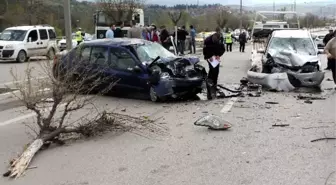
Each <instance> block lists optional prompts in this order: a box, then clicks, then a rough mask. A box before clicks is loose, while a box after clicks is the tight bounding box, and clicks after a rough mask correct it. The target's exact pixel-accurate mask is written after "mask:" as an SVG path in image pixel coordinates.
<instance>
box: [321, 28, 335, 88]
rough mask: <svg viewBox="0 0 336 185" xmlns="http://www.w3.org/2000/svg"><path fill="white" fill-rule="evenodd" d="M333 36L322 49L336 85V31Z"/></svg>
mask: <svg viewBox="0 0 336 185" xmlns="http://www.w3.org/2000/svg"><path fill="white" fill-rule="evenodd" d="M333 35H334V37H333V38H332V39H331V40H330V41H329V42H328V43H327V45H326V47H325V48H324V52H325V53H326V54H327V58H328V63H330V66H329V67H330V69H331V72H332V77H333V79H334V83H335V85H336V37H335V36H336V31H335V32H334V34H333ZM335 90H336V87H335Z"/></svg>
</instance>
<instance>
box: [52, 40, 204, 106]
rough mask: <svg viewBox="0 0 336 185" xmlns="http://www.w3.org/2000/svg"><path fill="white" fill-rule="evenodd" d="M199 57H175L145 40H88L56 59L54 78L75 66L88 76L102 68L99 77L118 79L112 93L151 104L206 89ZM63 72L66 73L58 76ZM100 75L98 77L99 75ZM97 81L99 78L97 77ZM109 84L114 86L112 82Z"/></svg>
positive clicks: (194, 93)
mask: <svg viewBox="0 0 336 185" xmlns="http://www.w3.org/2000/svg"><path fill="white" fill-rule="evenodd" d="M199 61H200V60H199V58H183V57H177V56H176V55H174V54H172V53H171V52H169V51H168V50H166V49H165V48H164V47H162V46H161V45H160V44H158V43H153V42H149V41H146V40H142V39H130V38H115V39H104V40H93V41H88V42H85V43H83V44H81V45H80V46H78V47H76V48H74V49H72V50H71V51H69V52H67V53H66V54H65V53H64V52H63V54H62V55H58V57H56V58H55V60H54V67H53V72H54V76H55V77H57V78H58V79H62V78H59V75H64V74H66V73H75V72H73V71H72V70H71V66H73V64H74V63H77V64H79V65H83V66H84V65H85V67H81V68H80V69H81V70H82V69H83V68H85V70H86V72H85V73H90V72H92V71H95V72H94V73H96V74H97V70H93V69H98V68H99V69H100V71H99V75H100V76H111V77H113V78H115V79H117V82H116V84H115V85H114V86H113V87H112V89H111V91H112V92H117V93H121V94H132V93H144V94H145V95H148V98H150V99H151V100H152V101H154V102H157V101H160V100H165V99H167V98H183V97H190V96H196V94H198V93H200V92H201V91H202V89H203V82H204V78H205V76H206V72H205V69H204V68H203V67H202V66H201V65H198V64H197V63H198V62H199ZM60 69H62V71H65V72H63V73H59V72H58V71H59V70H60ZM99 75H98V76H99ZM97 78H98V77H97ZM109 83H113V82H112V81H111V82H109Z"/></svg>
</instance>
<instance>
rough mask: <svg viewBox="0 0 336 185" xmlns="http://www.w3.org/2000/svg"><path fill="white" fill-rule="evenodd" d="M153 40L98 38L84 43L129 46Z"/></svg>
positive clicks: (148, 42)
mask: <svg viewBox="0 0 336 185" xmlns="http://www.w3.org/2000/svg"><path fill="white" fill-rule="evenodd" d="M150 43H152V42H150V41H147V40H143V39H135V38H113V39H96V40H91V41H87V42H85V43H83V44H85V45H99V46H128V45H142V44H150Z"/></svg>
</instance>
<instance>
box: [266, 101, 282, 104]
mask: <svg viewBox="0 0 336 185" xmlns="http://www.w3.org/2000/svg"><path fill="white" fill-rule="evenodd" d="M265 103H266V104H273V105H275V104H279V102H274V101H267V102H265Z"/></svg>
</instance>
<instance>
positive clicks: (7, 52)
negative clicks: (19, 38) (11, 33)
mask: <svg viewBox="0 0 336 185" xmlns="http://www.w3.org/2000/svg"><path fill="white" fill-rule="evenodd" d="M18 53H19V48H18V46H17V45H16V44H15V43H6V42H1V41H0V60H8V61H12V60H16V58H17V55H18Z"/></svg>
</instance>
